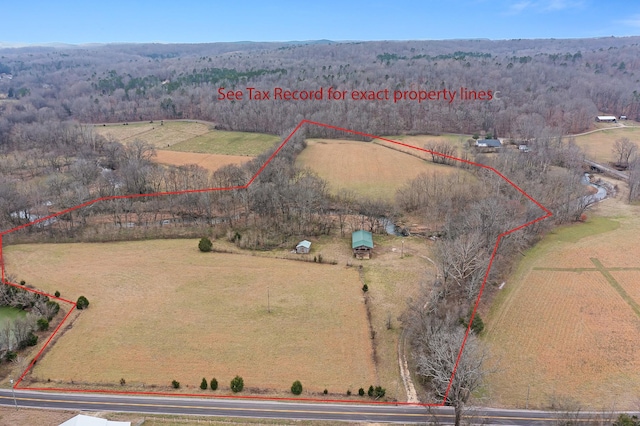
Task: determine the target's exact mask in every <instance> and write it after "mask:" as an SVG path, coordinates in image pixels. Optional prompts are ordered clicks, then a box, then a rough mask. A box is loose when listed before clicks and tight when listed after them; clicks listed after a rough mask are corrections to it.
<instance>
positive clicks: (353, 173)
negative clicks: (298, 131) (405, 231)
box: [297, 139, 458, 201]
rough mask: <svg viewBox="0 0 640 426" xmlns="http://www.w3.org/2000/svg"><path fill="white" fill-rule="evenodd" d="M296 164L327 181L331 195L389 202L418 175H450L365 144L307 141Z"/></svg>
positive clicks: (441, 168)
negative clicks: (346, 194) (343, 193)
mask: <svg viewBox="0 0 640 426" xmlns="http://www.w3.org/2000/svg"><path fill="white" fill-rule="evenodd" d="M307 143H308V146H307V148H305V150H304V151H302V153H300V155H299V156H298V159H297V164H298V165H300V166H305V167H309V168H311V169H312V170H313V171H315V172H316V173H318V175H319V176H320V177H321V178H323V179H325V180H327V182H328V184H329V188H330V190H331V191H332V192H334V193H337V192H339V191H340V190H350V191H353V192H354V193H355V194H356V196H362V197H366V198H372V199H377V198H379V199H384V200H386V201H392V200H393V199H394V197H395V194H396V191H397V189H398V188H400V186H402V185H403V184H404V183H406V182H407V181H409V180H411V179H413V178H415V177H417V176H418V175H419V174H421V173H429V174H431V173H434V172H436V173H454V172H456V171H457V170H458V169H456V168H454V167H449V166H443V165H437V164H433V163H431V162H427V161H424V160H421V159H419V158H416V157H414V156H411V155H407V154H404V153H402V152H398V151H396V150H392V149H389V148H386V147H384V146H380V145H378V144H373V143H368V142H353V141H345V140H328V139H327V140H325V139H311V140H308V141H307Z"/></svg>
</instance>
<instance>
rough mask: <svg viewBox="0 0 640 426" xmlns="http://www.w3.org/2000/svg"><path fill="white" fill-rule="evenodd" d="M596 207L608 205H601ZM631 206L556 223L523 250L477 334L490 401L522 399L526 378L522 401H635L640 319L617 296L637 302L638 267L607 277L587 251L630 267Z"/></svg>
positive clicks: (634, 246) (634, 263)
mask: <svg viewBox="0 0 640 426" xmlns="http://www.w3.org/2000/svg"><path fill="white" fill-rule="evenodd" d="M618 202H619V201H616V200H607V201H605V203H606V204H612V203H613V204H615V203H618ZM630 209H631V210H634V211H630ZM602 210H603V211H605V212H606V213H607V214H610V213H611V212H612V209H611V206H610V205H609V206H604V208H602ZM638 210H640V209H639V208H637V207H636V208H632V207H629V206H626V207H624V208H621V209H619V210H617V211H618V213H620V212H624V213H625V214H627V213H630V215H629V216H618V217H616V218H615V219H612V218H606V217H602V218H596V220H594V222H593V224H589V223H587V224H580V225H574V226H571V227H566V228H562V229H560V230H558V231H557V232H556V233H554V234H551V235H549V236H547V237H546V238H545V239H544V240H543V241H542V242H541V243H540V244H538V245H537V246H536V247H535V248H533V249H532V250H529V251H528V252H527V253H526V257H525V258H524V259H523V260H522V262H521V264H520V265H519V267H518V270H517V272H516V273H515V275H514V277H513V278H512V279H511V280H510V281H508V282H507V287H506V288H505V289H504V290H502V292H501V293H500V294H499V295H498V297H497V298H496V301H495V303H494V306H493V308H492V310H491V313H490V315H489V317H488V318H487V321H486V323H487V333H486V336H485V340H486V341H487V343H488V344H489V345H490V348H491V351H492V354H493V358H494V360H496V361H497V363H498V364H499V371H498V372H497V373H495V374H492V375H491V376H490V378H489V391H490V396H491V398H492V399H493V401H494V403H495V404H497V405H506V406H516V407H524V406H525V404H526V398H527V389H528V387H529V388H530V390H529V392H530V395H529V406H530V407H540V408H541V407H545V406H548V405H549V404H550V403H551V402H552V401H553V399H554V398H562V397H571V398H572V399H574V400H576V401H578V402H580V403H581V405H582V406H583V407H585V408H586V407H590V408H592V409H601V408H603V407H607V408H610V407H613V406H615V408H616V409H632V408H635V407H636V404H637V398H638V395H640V351H638V350H637V348H638V347H639V346H640V318H639V316H638V315H637V313H636V312H634V310H633V309H632V307H631V305H630V304H629V302H628V300H626V298H628V299H629V300H631V301H632V302H633V301H635V302H636V303H640V289H639V288H638V285H637V283H638V282H640V271H611V272H610V274H611V276H612V277H613V280H614V282H611V280H610V279H608V277H607V276H606V275H605V274H603V273H601V272H599V271H596V270H595V265H594V262H593V261H592V260H591V258H595V259H598V260H599V261H600V262H601V263H602V265H603V266H604V267H605V268H614V267H627V268H636V267H640V260H639V259H638V257H637V253H638V252H640V218H639V217H638V213H639V211H638ZM613 211H616V209H613ZM614 220H615V221H617V222H619V227H618V226H612V224H611V222H613V221H614ZM590 230H591V231H592V232H591V233H590V232H589V231H590ZM541 268H589V269H590V270H577V269H576V270H570V271H553V270H543V269H541ZM616 286H619V287H621V288H622V289H624V291H626V293H627V295H628V296H625V297H623V295H622V294H621V293H620V292H619V290H618V289H617V288H616Z"/></svg>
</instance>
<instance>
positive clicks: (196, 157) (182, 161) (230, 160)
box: [154, 150, 253, 171]
mask: <svg viewBox="0 0 640 426" xmlns="http://www.w3.org/2000/svg"><path fill="white" fill-rule="evenodd" d="M156 154H157V155H156V157H155V158H154V161H156V162H158V163H160V164H169V165H172V166H184V165H188V164H197V165H198V166H200V167H204V168H205V169H207V170H210V171H216V170H218V169H219V168H221V167H223V166H226V165H229V164H238V165H240V164H244V163H246V162H247V161H250V160H251V159H252V158H253V157H247V156H242V155H220V154H200V153H197V152H177V151H165V150H158V151H156Z"/></svg>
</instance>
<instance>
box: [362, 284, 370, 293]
mask: <svg viewBox="0 0 640 426" xmlns="http://www.w3.org/2000/svg"><path fill="white" fill-rule="evenodd" d="M368 291H369V286H368V285H366V284H365V285H363V286H362V292H363V293H366V292H368Z"/></svg>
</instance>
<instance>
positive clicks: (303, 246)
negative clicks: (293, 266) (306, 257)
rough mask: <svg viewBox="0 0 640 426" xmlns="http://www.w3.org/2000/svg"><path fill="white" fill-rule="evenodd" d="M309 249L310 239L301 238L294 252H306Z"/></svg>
mask: <svg viewBox="0 0 640 426" xmlns="http://www.w3.org/2000/svg"><path fill="white" fill-rule="evenodd" d="M309 251H311V241H307V240H302V241H300V242H299V243H298V245H297V246H296V253H299V254H306V253H309Z"/></svg>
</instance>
